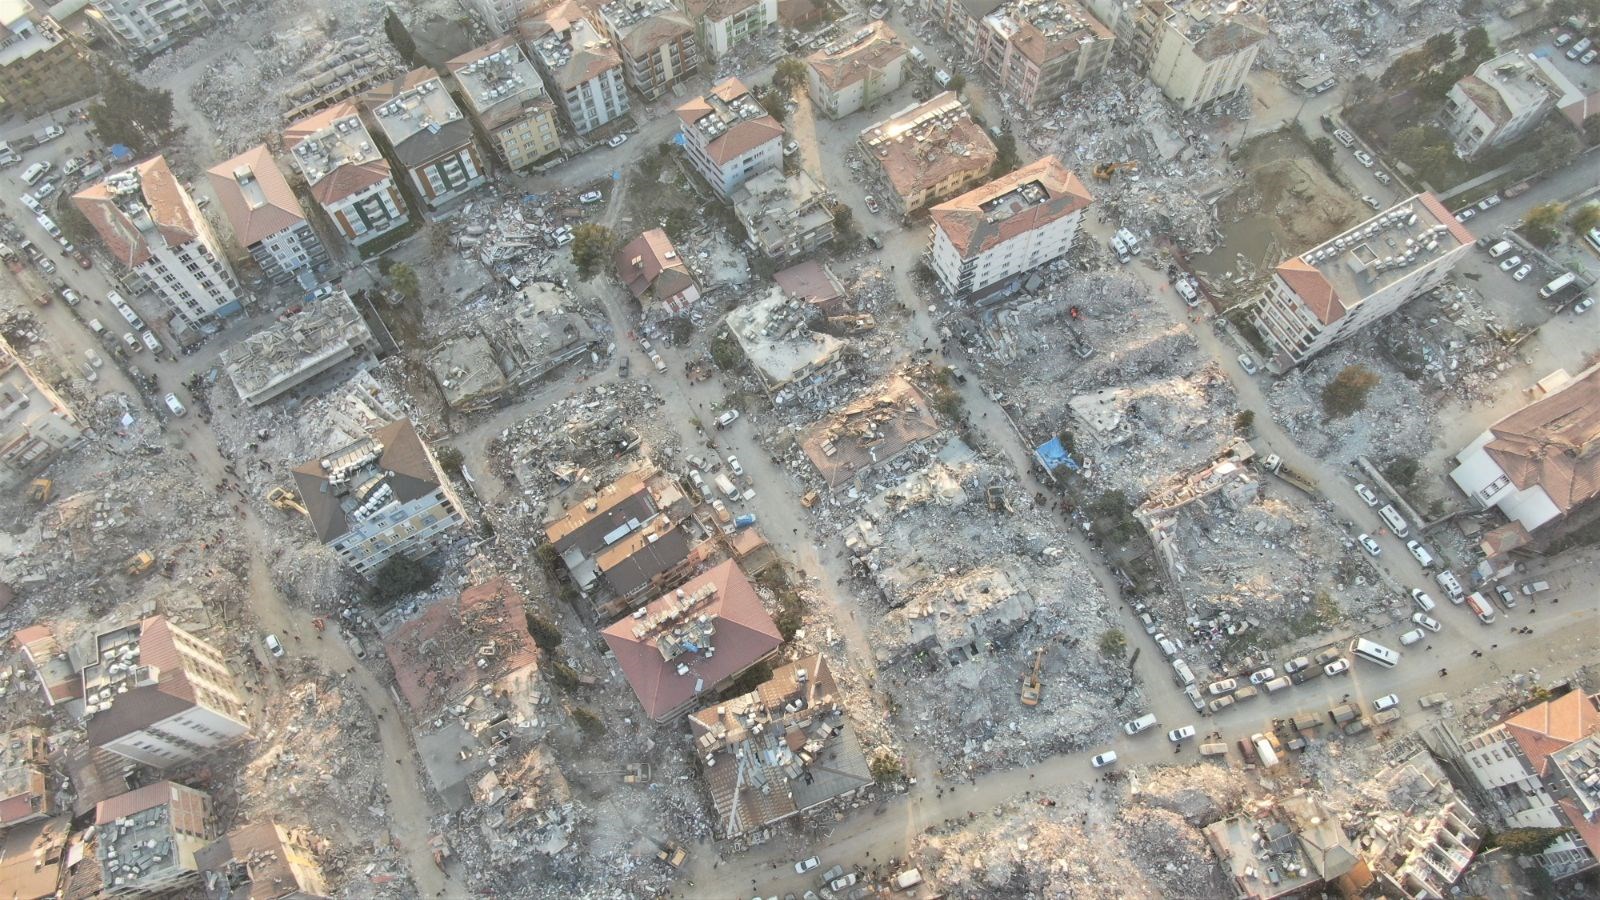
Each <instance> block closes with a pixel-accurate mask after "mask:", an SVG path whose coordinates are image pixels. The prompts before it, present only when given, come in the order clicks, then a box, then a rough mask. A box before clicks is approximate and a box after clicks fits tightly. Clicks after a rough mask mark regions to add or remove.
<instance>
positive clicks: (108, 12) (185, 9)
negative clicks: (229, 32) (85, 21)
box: [79, 0, 245, 56]
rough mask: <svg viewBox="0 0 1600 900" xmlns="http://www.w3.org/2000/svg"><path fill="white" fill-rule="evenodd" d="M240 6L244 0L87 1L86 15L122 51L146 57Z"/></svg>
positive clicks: (209, 24)
mask: <svg viewBox="0 0 1600 900" xmlns="http://www.w3.org/2000/svg"><path fill="white" fill-rule="evenodd" d="M244 7H245V0H89V4H88V10H87V15H88V17H89V19H90V21H92V22H94V23H95V24H96V25H99V26H100V29H101V30H102V31H104V32H105V33H106V34H107V35H108V36H110V38H111V42H112V43H114V44H116V45H117V46H118V47H119V48H120V49H121V50H122V51H123V52H125V53H128V54H131V55H134V56H149V55H151V54H155V53H159V52H160V51H162V50H165V49H166V48H168V47H170V46H172V44H174V43H175V42H176V41H177V40H178V39H179V38H181V37H184V36H185V35H189V34H194V33H196V32H199V31H202V30H204V29H206V28H210V27H211V26H212V25H214V24H215V23H216V21H217V20H218V19H219V18H221V17H222V16H225V15H227V14H229V13H232V12H234V11H235V10H239V9H243V8H244ZM79 8H81V6H80V7H79Z"/></svg>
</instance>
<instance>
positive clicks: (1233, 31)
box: [1088, 0, 1271, 111]
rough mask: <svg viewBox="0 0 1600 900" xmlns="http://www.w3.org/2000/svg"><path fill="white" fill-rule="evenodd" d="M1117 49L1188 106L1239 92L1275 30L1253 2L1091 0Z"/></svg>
mask: <svg viewBox="0 0 1600 900" xmlns="http://www.w3.org/2000/svg"><path fill="white" fill-rule="evenodd" d="M1088 4H1089V8H1090V9H1091V10H1093V11H1094V14H1095V15H1096V16H1098V17H1099V19H1100V21H1102V22H1104V23H1105V24H1106V26H1107V27H1109V28H1110V29H1111V31H1112V33H1113V34H1114V35H1115V36H1116V40H1117V44H1118V48H1117V49H1118V51H1119V52H1122V53H1124V54H1126V56H1127V57H1128V58H1129V59H1131V60H1133V62H1134V64H1135V65H1136V66H1137V67H1138V68H1139V69H1140V70H1142V71H1143V72H1145V74H1146V76H1147V77H1148V78H1149V79H1150V80H1151V82H1153V83H1154V84H1155V85H1156V86H1157V87H1159V88H1161V91H1162V93H1164V94H1166V95H1167V99H1169V100H1171V101H1172V103H1173V105H1174V106H1176V107H1178V109H1180V110H1183V111H1188V110H1192V109H1198V108H1200V107H1203V106H1207V105H1209V104H1212V103H1216V102H1219V101H1222V100H1226V99H1228V98H1230V97H1234V96H1236V95H1237V94H1238V93H1239V92H1240V91H1241V90H1243V89H1244V86H1245V83H1246V80H1247V79H1248V78H1249V75H1250V69H1251V67H1252V66H1254V65H1255V61H1256V56H1257V55H1258V54H1259V53H1260V52H1261V48H1262V45H1263V44H1264V43H1265V42H1266V38H1267V37H1268V35H1269V34H1270V33H1271V31H1270V29H1269V28H1268V26H1267V22H1266V20H1265V19H1263V18H1262V17H1261V15H1260V14H1259V13H1257V12H1255V11H1254V10H1253V9H1252V8H1251V5H1250V4H1248V3H1228V4H1223V3H1220V2H1218V0H1088Z"/></svg>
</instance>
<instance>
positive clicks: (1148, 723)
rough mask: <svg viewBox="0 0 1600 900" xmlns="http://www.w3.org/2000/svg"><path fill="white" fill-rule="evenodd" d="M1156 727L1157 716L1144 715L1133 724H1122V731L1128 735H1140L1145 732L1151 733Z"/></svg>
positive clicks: (1151, 714)
mask: <svg viewBox="0 0 1600 900" xmlns="http://www.w3.org/2000/svg"><path fill="white" fill-rule="evenodd" d="M1155 726H1156V717H1155V714H1154V713H1145V714H1144V715H1142V716H1140V717H1139V718H1137V719H1134V720H1133V721H1131V722H1124V723H1122V730H1123V731H1124V732H1125V733H1127V734H1139V733H1140V732H1143V731H1149V730H1150V729H1151V728H1154V727H1155Z"/></svg>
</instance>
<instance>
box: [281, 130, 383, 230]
mask: <svg viewBox="0 0 1600 900" xmlns="http://www.w3.org/2000/svg"><path fill="white" fill-rule="evenodd" d="M283 148H284V150H286V151H288V152H289V154H290V156H292V157H294V162H295V166H296V167H298V168H299V170H300V175H301V177H303V178H304V179H305V181H306V186H307V187H308V188H309V189H310V191H311V196H312V197H313V198H315V199H316V201H317V203H319V204H321V206H322V209H323V211H324V212H326V213H327V214H328V217H329V218H330V219H332V220H333V224H334V227H336V228H338V229H339V233H340V234H341V235H343V236H344V238H345V240H348V241H349V242H350V243H352V244H355V245H356V246H358V247H359V246H361V245H362V244H365V243H367V242H369V241H372V240H374V239H376V238H379V237H382V236H383V235H385V234H388V233H390V232H392V231H394V230H395V229H396V228H399V227H400V226H402V225H404V224H406V223H407V222H409V221H411V214H410V211H409V209H408V207H407V206H406V201H405V198H404V197H402V196H401V195H400V189H399V188H398V187H396V186H395V183H394V176H393V174H392V173H391V172H390V171H389V162H388V160H386V159H384V158H383V154H382V153H381V152H379V150H378V147H377V145H376V144H375V143H373V140H372V135H371V134H370V133H368V131H367V126H366V125H365V124H363V123H362V121H361V115H360V113H359V112H357V110H356V106H355V104H354V103H349V102H341V103H336V104H334V105H333V106H330V107H328V108H327V109H324V110H322V111H321V112H319V113H316V114H315V115H311V116H307V117H306V118H304V119H301V120H300V121H298V122H296V123H294V124H293V125H290V126H289V128H288V129H287V130H285V131H284V133H283Z"/></svg>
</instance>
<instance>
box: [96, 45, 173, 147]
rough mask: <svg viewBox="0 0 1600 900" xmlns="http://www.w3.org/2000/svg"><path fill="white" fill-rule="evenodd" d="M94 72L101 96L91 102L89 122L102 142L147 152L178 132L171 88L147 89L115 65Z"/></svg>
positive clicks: (102, 67) (103, 66)
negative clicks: (173, 116) (173, 115)
mask: <svg viewBox="0 0 1600 900" xmlns="http://www.w3.org/2000/svg"><path fill="white" fill-rule="evenodd" d="M95 75H96V81H97V82H98V85H99V88H100V98H99V99H98V100H96V101H95V102H94V103H91V104H89V121H91V122H93V123H94V132H95V135H96V136H97V137H99V139H100V143H102V144H126V145H128V146H129V147H132V148H134V149H135V150H140V151H148V150H151V149H153V148H154V147H155V146H157V145H158V144H160V143H161V142H162V141H165V140H167V139H168V138H171V137H173V136H174V135H175V134H176V133H177V129H175V128H174V127H173V125H172V92H171V91H169V90H164V89H162V88H147V87H145V86H144V85H142V84H140V83H139V82H137V81H134V80H133V78H131V77H130V76H129V75H128V74H127V73H126V72H123V71H122V70H121V69H119V68H117V67H116V66H114V65H109V64H107V65H102V66H100V67H99V68H98V69H97V70H96V72H95ZM141 155H142V154H141Z"/></svg>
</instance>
